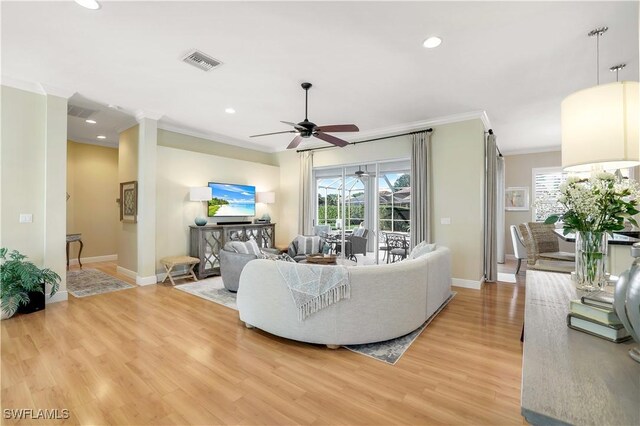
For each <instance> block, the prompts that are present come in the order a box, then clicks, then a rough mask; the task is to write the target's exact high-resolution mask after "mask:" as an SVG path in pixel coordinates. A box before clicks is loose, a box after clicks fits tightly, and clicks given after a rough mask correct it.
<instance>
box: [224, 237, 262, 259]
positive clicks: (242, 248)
mask: <svg viewBox="0 0 640 426" xmlns="http://www.w3.org/2000/svg"><path fill="white" fill-rule="evenodd" d="M228 244H230V245H231V247H232V248H233V251H235V252H236V253H241V254H253V255H255V256H259V257H261V256H262V252H261V251H260V247H258V243H256V241H255V240H249V241H231V242H230V243H228ZM226 246H227V245H226V244H225V247H226Z"/></svg>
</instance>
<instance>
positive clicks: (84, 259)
mask: <svg viewBox="0 0 640 426" xmlns="http://www.w3.org/2000/svg"><path fill="white" fill-rule="evenodd" d="M80 260H81V261H82V264H83V265H84V264H86V263H98V262H112V261H114V260H118V255H117V254H108V255H106V256H93V257H81V258H80ZM77 264H78V259H69V265H77Z"/></svg>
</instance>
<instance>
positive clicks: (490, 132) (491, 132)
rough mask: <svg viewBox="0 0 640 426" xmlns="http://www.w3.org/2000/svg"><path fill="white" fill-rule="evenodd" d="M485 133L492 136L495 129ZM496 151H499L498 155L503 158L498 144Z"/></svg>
mask: <svg viewBox="0 0 640 426" xmlns="http://www.w3.org/2000/svg"><path fill="white" fill-rule="evenodd" d="M485 133H489V134H490V135H492V134H493V129H489V130H487V131H486V132H485ZM496 149H497V150H498V155H500V157H502V153H501V152H500V148H498V144H496Z"/></svg>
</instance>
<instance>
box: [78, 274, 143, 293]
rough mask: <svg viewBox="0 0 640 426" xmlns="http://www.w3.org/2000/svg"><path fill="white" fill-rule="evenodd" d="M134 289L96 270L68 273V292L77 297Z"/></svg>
mask: <svg viewBox="0 0 640 426" xmlns="http://www.w3.org/2000/svg"><path fill="white" fill-rule="evenodd" d="M133 287H134V286H132V285H131V284H129V283H126V282H124V281H120V280H119V279H117V278H115V277H112V276H111V275H107V274H105V273H104V272H100V271H98V270H95V269H79V270H77V271H67V291H68V292H69V293H71V294H72V295H74V296H75V297H87V296H95V295H96V294H104V293H111V292H112V291H118V290H126V289H128V288H133Z"/></svg>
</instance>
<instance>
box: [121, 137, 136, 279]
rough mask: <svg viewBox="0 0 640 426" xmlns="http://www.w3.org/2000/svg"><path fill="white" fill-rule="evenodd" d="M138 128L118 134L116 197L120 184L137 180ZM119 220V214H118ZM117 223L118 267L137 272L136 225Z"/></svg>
mask: <svg viewBox="0 0 640 426" xmlns="http://www.w3.org/2000/svg"><path fill="white" fill-rule="evenodd" d="M138 127H139V126H137V125H136V126H133V127H131V128H129V129H127V130H125V131H124V132H122V133H120V143H119V146H118V197H120V195H119V194H120V183H122V182H129V181H134V180H135V181H137V180H138ZM118 208H119V207H118ZM118 212H119V210H118ZM119 220H120V214H119V213H118V221H119ZM119 223H120V224H119V227H118V266H119V267H121V268H124V269H126V270H128V271H131V272H137V271H138V242H137V237H138V233H137V224H135V223H125V222H119Z"/></svg>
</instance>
